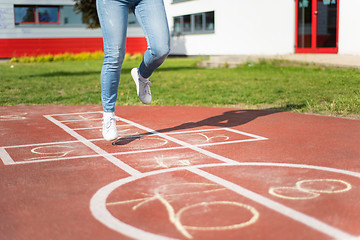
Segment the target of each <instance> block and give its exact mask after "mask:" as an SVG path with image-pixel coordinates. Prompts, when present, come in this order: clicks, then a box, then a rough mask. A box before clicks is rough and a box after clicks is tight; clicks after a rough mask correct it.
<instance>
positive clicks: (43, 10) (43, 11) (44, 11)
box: [38, 7, 60, 23]
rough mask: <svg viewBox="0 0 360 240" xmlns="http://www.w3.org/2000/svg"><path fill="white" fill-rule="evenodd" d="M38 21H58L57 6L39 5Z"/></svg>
mask: <svg viewBox="0 0 360 240" xmlns="http://www.w3.org/2000/svg"><path fill="white" fill-rule="evenodd" d="M38 17H39V23H59V22H60V21H59V7H39V8H38Z"/></svg>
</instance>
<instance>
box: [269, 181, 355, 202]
mask: <svg viewBox="0 0 360 240" xmlns="http://www.w3.org/2000/svg"><path fill="white" fill-rule="evenodd" d="M351 188H352V187H351V184H350V183H348V182H345V181H343V180H340V179H309V180H301V181H298V182H296V186H295V187H271V188H270V189H269V193H270V194H271V195H273V196H276V197H279V198H284V199H290V200H306V199H313V198H317V197H319V196H320V195H321V193H324V194H332V193H343V192H347V191H349V190H350V189H351Z"/></svg>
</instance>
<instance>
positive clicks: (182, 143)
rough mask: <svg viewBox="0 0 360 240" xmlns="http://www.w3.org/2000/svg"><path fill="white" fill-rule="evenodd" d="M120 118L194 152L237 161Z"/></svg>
mask: <svg viewBox="0 0 360 240" xmlns="http://www.w3.org/2000/svg"><path fill="white" fill-rule="evenodd" d="M120 120H121V121H123V122H126V123H128V124H130V125H132V126H135V127H137V128H140V129H143V130H145V131H147V132H149V133H155V134H158V135H159V136H161V137H163V138H165V139H167V140H169V141H172V142H175V143H177V144H179V145H181V146H184V147H186V148H189V149H192V150H194V151H196V152H199V153H202V154H204V155H206V156H208V157H211V158H215V159H217V160H219V161H222V162H225V163H237V161H235V160H232V159H229V158H226V157H223V156H220V155H218V154H215V153H212V152H209V151H207V150H204V149H202V148H199V147H196V146H194V145H191V144H189V143H186V142H183V141H180V140H178V139H176V138H173V137H170V136H168V135H166V134H163V133H159V132H157V131H155V130H152V129H150V128H148V127H144V126H142V125H140V124H137V123H134V122H132V121H130V120H127V119H124V118H120Z"/></svg>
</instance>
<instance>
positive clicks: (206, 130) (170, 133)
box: [166, 128, 226, 135]
mask: <svg viewBox="0 0 360 240" xmlns="http://www.w3.org/2000/svg"><path fill="white" fill-rule="evenodd" d="M220 130H226V129H225V128H210V129H199V130H189V131H181V132H169V133H166V135H172V134H184V133H185V134H186V133H197V132H212V131H220Z"/></svg>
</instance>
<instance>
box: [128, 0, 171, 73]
mask: <svg viewBox="0 0 360 240" xmlns="http://www.w3.org/2000/svg"><path fill="white" fill-rule="evenodd" d="M134 12H135V16H136V18H137V20H138V22H139V24H140V26H141V27H142V29H143V31H144V34H145V37H146V40H147V43H148V49H147V50H146V52H145V53H144V56H143V60H142V62H141V65H140V67H139V72H140V74H141V76H143V77H144V78H148V77H150V76H151V74H152V73H153V72H154V71H155V70H156V69H157V68H158V67H159V66H160V65H161V64H162V63H163V62H164V61H165V59H166V57H167V56H168V54H169V52H170V33H169V26H168V22H167V17H166V12H165V7H164V3H163V0H140V1H139V2H138V4H136V5H135V6H134Z"/></svg>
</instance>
